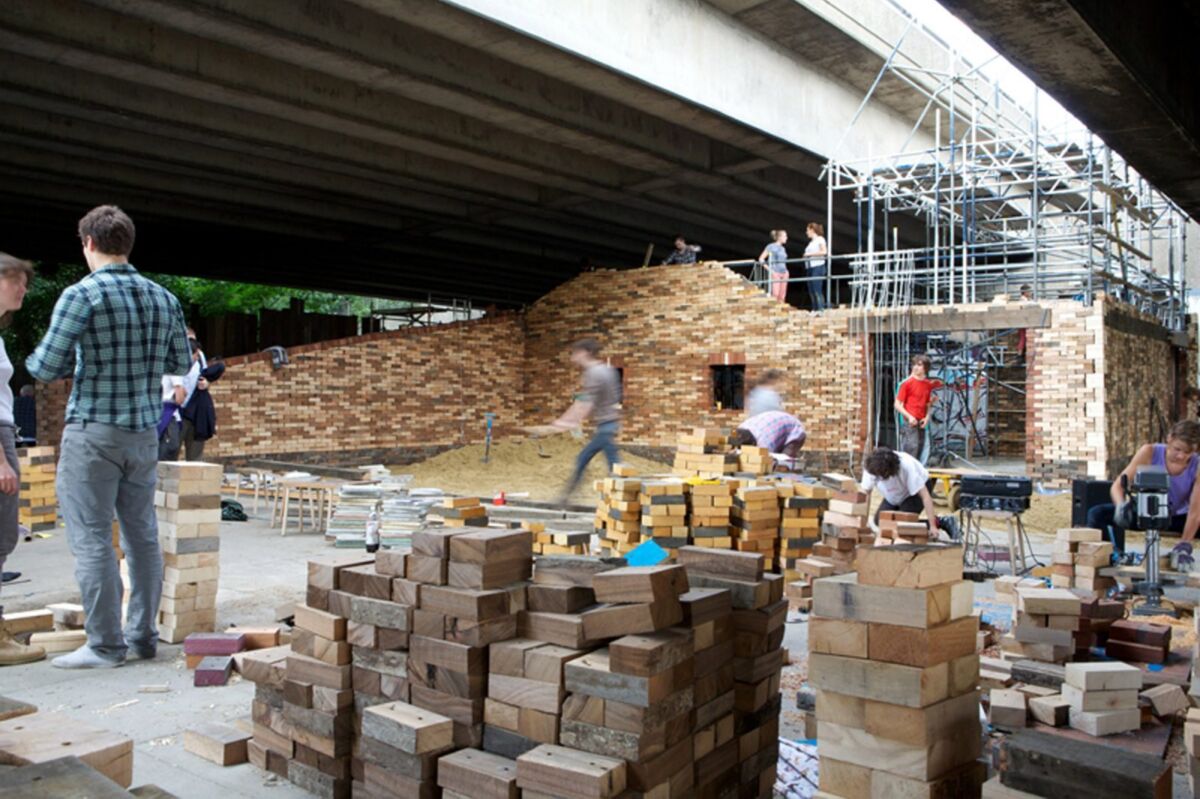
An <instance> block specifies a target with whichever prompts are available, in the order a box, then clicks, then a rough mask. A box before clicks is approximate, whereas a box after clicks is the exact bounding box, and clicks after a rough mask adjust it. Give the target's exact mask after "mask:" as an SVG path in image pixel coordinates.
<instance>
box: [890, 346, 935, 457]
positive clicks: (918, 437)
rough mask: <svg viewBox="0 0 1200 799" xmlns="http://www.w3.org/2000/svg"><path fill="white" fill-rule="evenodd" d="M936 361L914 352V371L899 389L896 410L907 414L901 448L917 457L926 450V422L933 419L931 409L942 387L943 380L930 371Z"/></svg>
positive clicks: (901, 413) (904, 414)
mask: <svg viewBox="0 0 1200 799" xmlns="http://www.w3.org/2000/svg"><path fill="white" fill-rule="evenodd" d="M932 368H933V362H932V361H930V360H929V356H927V355H914V356H913V359H912V373H911V374H909V376H908V377H907V378H905V380H904V382H902V383H901V384H900V390H899V391H897V392H896V402H895V408H896V412H897V413H899V414H900V415H901V416H903V417H904V421H905V425H904V427H902V428H900V451H901V452H907V453H908V454H909V455H912V456H913V457H914V458H916V459H917V460H920V459H921V451H922V450H923V449H925V425H926V424H927V423H928V422H929V409H930V408H931V407H932V406H933V403H935V402H937V397H936V396H935V395H934V393H933V392H934V390H935V389H939V388H941V387H942V382H941V381H940V380H930V379H929V371H930V369H932Z"/></svg>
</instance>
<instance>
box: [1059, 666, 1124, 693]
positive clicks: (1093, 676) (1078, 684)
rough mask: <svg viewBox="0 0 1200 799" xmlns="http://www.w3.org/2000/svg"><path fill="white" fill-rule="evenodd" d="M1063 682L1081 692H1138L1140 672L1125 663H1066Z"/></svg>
mask: <svg viewBox="0 0 1200 799" xmlns="http://www.w3.org/2000/svg"><path fill="white" fill-rule="evenodd" d="M1064 680H1065V682H1066V683H1067V684H1068V685H1072V686H1074V687H1075V688H1078V689H1079V690H1081V691H1123V690H1135V691H1140V690H1141V688H1142V670H1141V669H1139V668H1137V667H1136V666H1130V665H1128V664H1126V663H1118V662H1102V663H1068V664H1067V665H1066V667H1065V670H1064Z"/></svg>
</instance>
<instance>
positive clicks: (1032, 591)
mask: <svg viewBox="0 0 1200 799" xmlns="http://www.w3.org/2000/svg"><path fill="white" fill-rule="evenodd" d="M1082 613H1083V603H1082V600H1081V599H1080V597H1078V596H1076V595H1075V594H1074V593H1072V592H1071V591H1068V590H1066V589H1064V588H1021V589H1018V590H1017V619H1016V624H1015V625H1013V629H1012V632H1011V633H1009V634H1007V635H1005V636H1004V637H1003V638H1001V639H1000V648H1001V649H1002V650H1003V651H1005V652H1007V653H1010V654H1012V655H1016V656H1018V657H1023V658H1028V659H1029V660H1040V661H1042V662H1044V663H1065V662H1066V661H1068V660H1071V659H1073V658H1074V657H1075V656H1076V654H1077V653H1078V654H1079V655H1081V656H1084V657H1086V655H1087V652H1088V650H1089V649H1090V648H1091V646H1092V645H1093V644H1094V643H1095V633H1093V632H1091V630H1090V628H1088V629H1084V628H1085V626H1086V625H1085V624H1083V623H1082V621H1083V619H1082Z"/></svg>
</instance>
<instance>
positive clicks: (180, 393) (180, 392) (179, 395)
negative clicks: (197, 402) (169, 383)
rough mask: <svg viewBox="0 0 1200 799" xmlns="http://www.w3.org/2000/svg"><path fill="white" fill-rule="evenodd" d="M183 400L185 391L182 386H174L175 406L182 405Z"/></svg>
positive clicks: (185, 396) (185, 394)
mask: <svg viewBox="0 0 1200 799" xmlns="http://www.w3.org/2000/svg"><path fill="white" fill-rule="evenodd" d="M185 399H187V389H186V388H184V387H183V386H175V404H176V405H183V401H184V400H185Z"/></svg>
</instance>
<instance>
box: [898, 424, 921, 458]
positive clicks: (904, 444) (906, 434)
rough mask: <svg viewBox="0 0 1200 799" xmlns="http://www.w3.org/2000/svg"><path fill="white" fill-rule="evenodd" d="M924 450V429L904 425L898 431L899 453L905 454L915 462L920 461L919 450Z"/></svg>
mask: <svg viewBox="0 0 1200 799" xmlns="http://www.w3.org/2000/svg"><path fill="white" fill-rule="evenodd" d="M923 449H925V428H924V427H917V426H916V425H912V424H910V425H905V426H904V427H903V428H902V429H901V430H900V451H901V452H907V453H908V454H909V455H912V456H913V457H914V458H916V459H917V460H921V450H923Z"/></svg>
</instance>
